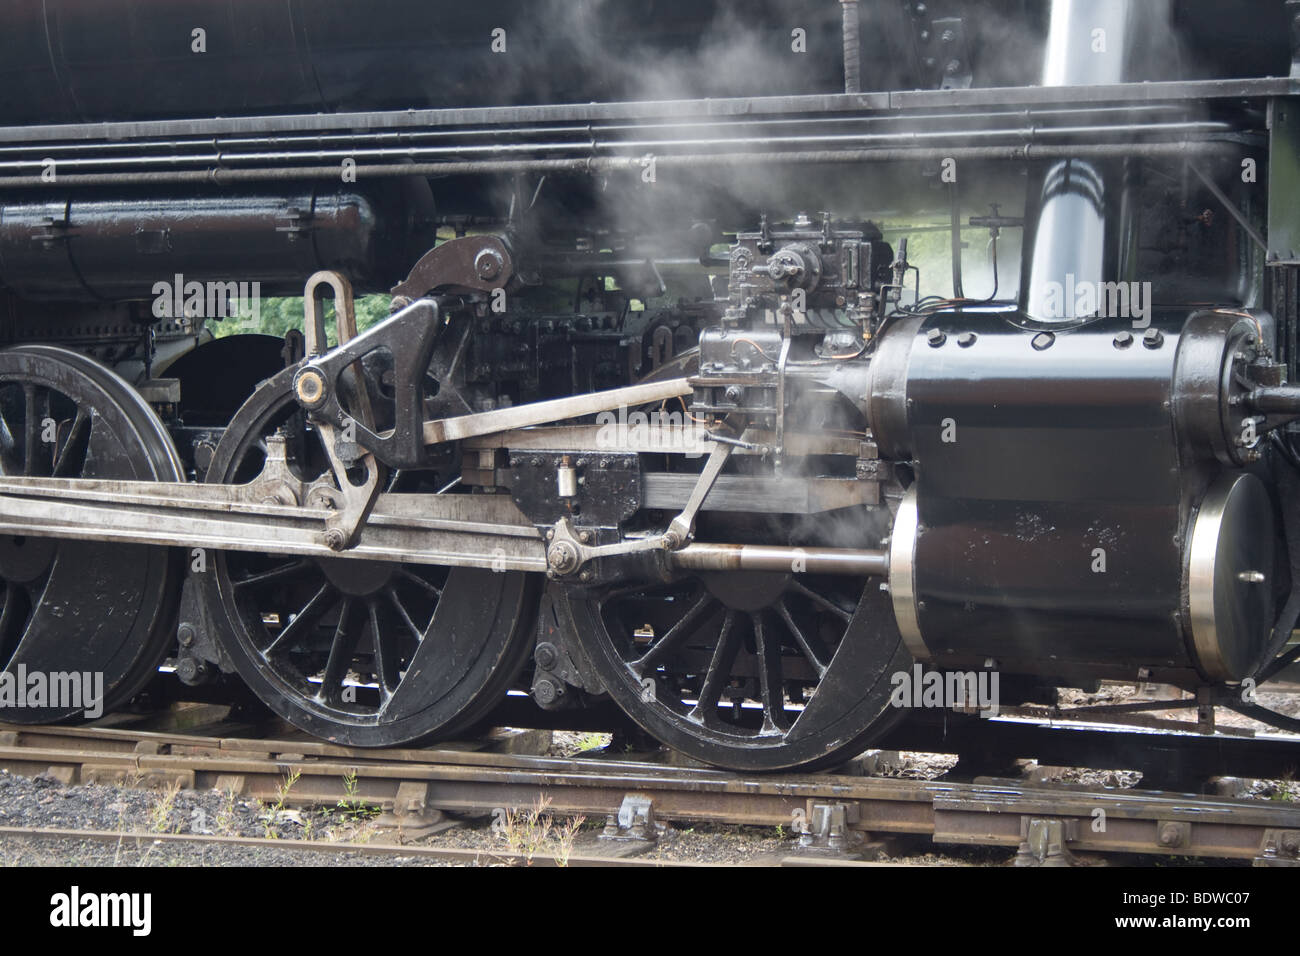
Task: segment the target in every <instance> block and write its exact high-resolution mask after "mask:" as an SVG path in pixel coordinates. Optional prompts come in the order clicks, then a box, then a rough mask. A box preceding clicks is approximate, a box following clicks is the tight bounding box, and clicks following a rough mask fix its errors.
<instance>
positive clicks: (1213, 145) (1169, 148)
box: [0, 140, 1242, 189]
mask: <svg viewBox="0 0 1300 956" xmlns="http://www.w3.org/2000/svg"><path fill="white" fill-rule="evenodd" d="M1241 149H1242V147H1241V146H1239V145H1236V144H1233V143H1227V142H1215V141H1188V140H1182V141H1178V142H1172V143H1133V144H1127V145H1126V144H1123V143H1108V144H1091V145H1086V146H1068V145H1062V146H1043V145H1035V144H1032V143H1026V144H1023V145H1020V146H916V147H886V148H880V149H838V150H832V149H828V150H799V151H795V150H792V151H789V152H761V153H744V152H742V153H696V154H681V155H677V156H671V155H670V156H660V157H657V158H656V161H655V162H656V165H657V167H658V168H659V169H673V168H691V167H698V166H726V165H731V164H742V165H743V164H746V163H749V164H777V163H795V164H808V163H869V162H910V161H914V160H925V159H941V158H944V157H949V156H950V157H952V158H953V159H956V160H958V161H960V160H1009V161H1013V162H1015V161H1019V162H1024V161H1028V160H1033V159H1069V158H1073V159H1112V158H1115V159H1122V158H1123V157H1126V156H1140V157H1143V158H1153V157H1169V156H1191V155H1201V154H1215V155H1222V156H1236V155H1238V154H1239V153H1240V152H1241ZM642 168H643V161H642V160H641V159H640V158H639V157H630V156H627V157H614V156H597V157H592V158H589V159H585V158H571V159H500V160H491V159H489V160H470V161H466V162H443V163H405V164H399V163H393V164H391V165H388V166H360V165H359V166H357V168H356V173H357V177H358V179H361V178H364V177H393V176H465V175H474V174H480V173H554V172H572V173H583V172H587V173H596V172H620V171H623V172H626V171H631V170H640V169H642ZM338 178H339V167H338V166H282V167H269V168H263V169H195V170H185V171H174V170H173V171H165V170H164V171H159V172H141V173H87V174H84V175H76V174H74V175H70V176H62V175H61V176H59V178H58V184H59V185H60V186H66V187H83V186H134V185H153V186H158V185H200V184H215V185H226V184H229V183H237V182H285V181H291V180H309V179H328V180H331V181H334V182H337V181H338ZM49 187H50V184H49V182H47V181H46V180H44V179H42V178H41V177H40V176H0V189H3V188H10V189H27V188H43V189H49Z"/></svg>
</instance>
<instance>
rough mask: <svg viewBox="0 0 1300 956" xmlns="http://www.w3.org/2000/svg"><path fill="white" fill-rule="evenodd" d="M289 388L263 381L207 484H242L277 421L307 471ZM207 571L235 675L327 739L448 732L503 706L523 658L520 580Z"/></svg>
mask: <svg viewBox="0 0 1300 956" xmlns="http://www.w3.org/2000/svg"><path fill="white" fill-rule="evenodd" d="M291 381H292V372H291V371H290V372H288V373H283V374H281V375H279V376H277V377H276V378H275V379H272V380H271V382H270V383H268V384H267V385H266V386H264V387H263V388H262V389H260V390H259V392H258V393H257V394H256V395H254V397H253V398H252V399H250V401H249V402H248V404H247V405H245V407H244V408H243V409H241V410H240V412H239V413H238V414H237V415H236V416H235V418H234V419H233V420H232V422H231V425H230V428H229V429H228V430H227V438H226V439H223V440H222V442H221V444H220V445H219V446H218V448H217V451H216V453H215V455H214V458H213V463H212V466H211V468H210V469H209V471H208V480H209V481H236V482H238V481H240V480H245V479H247V478H248V477H249V476H250V474H252V473H255V471H256V470H257V469H258V467H259V466H260V460H259V458H258V452H257V448H258V442H259V441H260V440H264V436H265V435H266V434H269V433H270V432H273V431H274V430H275V428H276V427H279V426H281V425H283V424H287V423H291V424H290V429H289V430H290V432H291V433H295V434H296V433H301V436H300V437H301V440H302V443H304V444H305V445H306V446H308V447H306V448H300V450H299V454H300V456H302V457H305V458H307V459H309V464H308V467H307V469H306V470H312V469H313V467H314V465H313V464H311V463H310V459H311V457H312V454H313V453H312V451H311V449H310V446H311V445H312V443H314V445H315V448H316V450H317V452H319V454H320V455H321V458H320V464H321V467H323V460H324V459H323V449H321V448H320V445H319V438H318V437H316V436H315V433H314V431H313V430H312V429H310V428H309V427H308V426H306V424H305V422H304V420H303V419H302V417H301V413H300V412H299V411H298V410H297V406H296V404H295V403H294V401H293V399H292V396H291V394H290V390H289V387H290V384H291ZM232 436H233V437H232ZM305 473H306V471H304V474H305ZM311 477H313V478H314V477H315V475H314V474H313V475H312V476H311ZM214 564H215V568H214V573H213V574H211V575H209V576H208V579H209V594H210V595H211V596H212V597H213V598H214V601H213V604H214V606H219V607H220V608H221V610H222V612H223V614H224V618H225V621H226V622H227V624H228V627H227V628H225V629H223V644H224V646H225V649H226V651H227V653H228V654H229V656H230V657H231V659H232V661H233V662H234V664H235V667H236V669H237V670H238V671H239V673H240V676H241V677H243V678H244V680H245V681H246V682H247V683H248V684H249V686H250V687H252V688H253V690H254V691H255V692H256V693H257V694H258V696H259V697H260V698H261V699H262V700H263V702H264V703H266V704H267V706H269V707H270V708H271V709H272V710H274V711H275V712H276V713H277V714H279V715H280V716H281V717H283V718H285V719H286V720H288V721H289V722H291V723H293V724H294V725H295V726H298V727H300V728H302V729H304V730H306V731H308V732H310V733H313V734H315V735H317V736H322V737H325V738H327V739H329V740H333V741H337V742H340V743H345V744H348V745H351V746H361V747H369V746H390V745H394V744H404V743H412V742H416V741H420V740H426V739H431V738H432V737H434V736H437V735H440V734H441V735H445V734H447V733H450V732H453V731H455V730H456V729H459V728H460V727H463V726H465V725H467V724H469V723H472V722H474V721H477V720H479V719H481V718H482V717H483V716H484V715H485V714H486V713H487V712H488V711H489V710H490V709H491V708H492V707H493V706H495V705H496V704H497V703H498V702H499V701H500V699H501V698H503V697H504V695H505V693H506V691H507V689H508V687H509V685H510V684H511V683H512V682H513V679H514V677H515V676H516V674H517V672H518V670H519V667H520V666H522V663H523V661H524V659H525V658H526V656H527V653H528V650H529V647H528V645H529V641H528V638H529V637H530V633H529V629H528V628H527V627H526V626H524V625H526V623H527V621H526V620H525V618H526V609H527V596H528V594H529V593H530V592H531V582H530V581H529V580H528V576H527V575H524V574H522V573H519V572H501V573H497V572H493V571H488V570H481V569H470V568H443V567H438V566H431V565H412V564H403V565H400V566H399V565H395V564H394V565H391V566H390V565H388V564H387V563H383V562H370V561H356V560H354V559H349V558H342V557H340V558H332V559H323V560H317V559H306V558H295V557H290V556H273V555H272V556H266V555H255V554H244V553H240V552H219V553H217V554H216V555H215V561H214ZM381 565H382V567H381ZM259 576H260V577H259ZM366 579H369V580H366ZM272 596H274V598H272ZM277 602H278V606H277ZM291 605H293V606H292V607H291ZM288 615H296V616H293V617H289V616H288ZM376 635H377V636H378V639H376ZM348 688H351V692H350V693H349V692H348Z"/></svg>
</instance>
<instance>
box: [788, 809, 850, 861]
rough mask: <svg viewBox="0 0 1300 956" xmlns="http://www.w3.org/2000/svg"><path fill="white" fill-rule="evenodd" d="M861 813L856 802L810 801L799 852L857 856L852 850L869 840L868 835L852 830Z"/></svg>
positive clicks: (801, 830)
mask: <svg viewBox="0 0 1300 956" xmlns="http://www.w3.org/2000/svg"><path fill="white" fill-rule="evenodd" d="M858 816H859V815H858V805H857V804H856V803H814V802H813V801H811V800H809V801H808V812H807V815H806V816H805V818H804V822H803V825H802V826H801V827H800V829H799V851H800V852H801V853H818V854H827V855H830V854H833V855H836V856H844V857H850V856H856V855H857V854H855V853H854V852H853V851H854V850H855V849H856V848H858V847H859V846H860V845H861V844H862V843H864V842H866V834H864V833H862V832H861V831H860V830H855V829H853V824H855V823H857V822H858Z"/></svg>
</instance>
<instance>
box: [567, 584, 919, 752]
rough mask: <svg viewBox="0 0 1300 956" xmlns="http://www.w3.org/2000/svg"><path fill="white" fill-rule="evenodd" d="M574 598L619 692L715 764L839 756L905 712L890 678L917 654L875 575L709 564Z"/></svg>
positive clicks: (630, 707) (654, 725) (632, 707)
mask: <svg viewBox="0 0 1300 956" xmlns="http://www.w3.org/2000/svg"><path fill="white" fill-rule="evenodd" d="M564 601H565V605H566V607H567V609H568V610H569V612H570V613H571V614H572V615H573V621H574V624H575V627H576V630H577V633H578V636H579V638H580V640H581V641H582V644H583V647H584V650H585V651H586V652H587V655H588V656H589V657H590V658H591V660H592V663H593V665H594V666H595V668H596V670H597V671H598V673H599V675H600V677H601V679H602V680H603V681H604V684H605V687H606V689H607V690H608V691H609V693H610V695H611V696H612V697H614V699H615V700H616V701H617V702H618V704H619V705H620V706H621V707H622V708H623V709H624V710H625V711H626V712H627V714H628V715H629V716H630V717H632V719H633V720H635V721H636V722H637V723H639V724H640V725H641V726H642V727H643V728H645V729H646V730H647V731H649V732H650V733H651V734H653V735H654V736H655V737H657V738H658V739H660V740H661V741H663V742H664V743H666V744H668V745H669V746H671V747H674V748H676V749H678V750H681V751H683V752H684V753H687V754H689V755H690V756H692V757H695V758H697V759H699V760H702V761H704V762H706V763H711V764H716V765H718V766H722V767H729V768H733V769H736V770H793V769H795V768H812V767H819V766H828V765H832V764H834V763H836V762H837V761H842V760H845V759H847V758H849V757H851V756H853V755H855V754H856V753H859V752H861V751H862V749H863V748H865V747H866V746H868V745H869V743H870V742H871V740H872V739H873V738H875V737H878V736H880V735H881V734H883V733H884V732H885V731H886V730H888V729H889V728H890V727H892V726H893V724H894V723H895V722H896V721H897V720H898V719H899V718H900V717H901V716H902V711H900V710H898V709H896V708H894V707H891V706H890V703H889V698H890V693H891V691H892V689H893V688H892V684H891V682H890V677H891V675H892V674H894V673H896V672H898V671H904V670H906V669H907V668H908V667H910V666H911V658H910V657H909V656H908V654H907V651H906V649H905V648H904V647H903V645H902V639H901V638H900V636H899V634H898V630H897V628H896V627H895V625H894V618H893V612H892V610H891V608H890V605H889V601H888V596H887V595H883V594H882V593H881V592H880V590H879V587H878V584H877V583H876V582H869V583H867V584H866V585H865V587H864V584H863V581H862V580H861V579H855V578H847V577H835V576H826V577H819V576H811V575H795V574H775V573H759V572H739V571H737V572H730V571H728V572H708V573H702V574H699V575H695V576H687V577H683V578H680V579H678V580H676V581H674V582H672V583H667V584H660V585H654V584H644V583H642V584H637V585H634V586H628V585H623V586H613V587H608V588H605V589H602V590H596V591H589V592H584V591H579V590H573V591H570V592H569V593H568V594H567V596H566V597H565V598H564Z"/></svg>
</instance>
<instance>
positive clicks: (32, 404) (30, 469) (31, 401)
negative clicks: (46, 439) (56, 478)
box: [23, 382, 49, 475]
mask: <svg viewBox="0 0 1300 956" xmlns="http://www.w3.org/2000/svg"><path fill="white" fill-rule="evenodd" d="M43 394H44V395H45V405H46V407H49V393H48V392H45V393H43ZM23 414H24V415H25V420H24V421H23V462H24V465H25V468H24V472H23V473H24V474H27V475H35V474H36V461H37V451H38V450H39V449H40V447H41V427H42V426H41V420H42V419H43V418H44V416H43V415H41V414H40V403H38V402H37V400H36V386H35V385H33V384H31V383H30V382H24V383H23Z"/></svg>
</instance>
